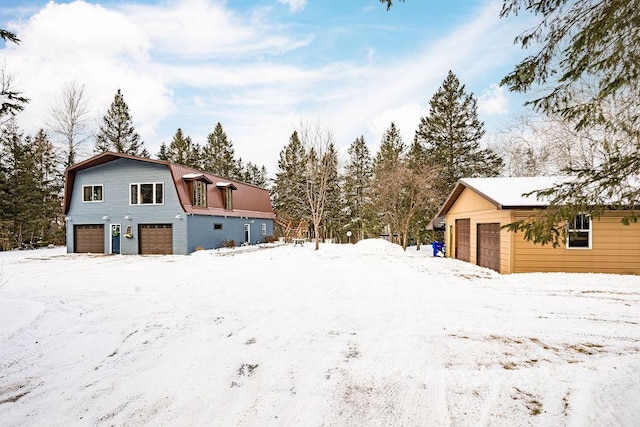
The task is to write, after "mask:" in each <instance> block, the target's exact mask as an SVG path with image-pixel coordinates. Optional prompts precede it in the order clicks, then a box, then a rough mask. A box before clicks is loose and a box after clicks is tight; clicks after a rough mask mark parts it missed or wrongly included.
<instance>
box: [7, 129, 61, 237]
mask: <svg viewBox="0 0 640 427" xmlns="http://www.w3.org/2000/svg"><path fill="white" fill-rule="evenodd" d="M0 152H1V154H2V156H1V157H0V159H1V160H0V225H2V237H3V238H5V239H8V240H9V241H10V242H11V247H17V248H22V247H34V246H40V245H45V244H48V243H55V244H60V243H62V242H63V241H64V238H63V233H62V226H61V224H62V221H61V220H60V205H61V197H60V190H61V188H62V180H61V176H60V174H59V173H58V171H57V170H56V153H55V151H54V149H53V144H52V143H51V141H49V140H48V138H47V136H46V134H45V133H44V131H43V130H41V131H39V132H38V134H37V135H36V136H35V137H33V138H32V137H30V136H27V137H26V138H25V137H23V134H22V133H21V131H20V129H19V128H18V126H17V125H16V124H15V121H14V120H11V121H9V122H8V124H7V126H6V127H4V129H3V131H2V134H1V137H0ZM4 249H8V248H6V247H5V248H4Z"/></svg>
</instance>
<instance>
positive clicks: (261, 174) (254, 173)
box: [238, 158, 267, 188]
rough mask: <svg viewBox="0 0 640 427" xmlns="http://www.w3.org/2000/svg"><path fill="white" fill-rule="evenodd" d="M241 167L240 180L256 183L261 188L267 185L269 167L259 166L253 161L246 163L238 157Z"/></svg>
mask: <svg viewBox="0 0 640 427" xmlns="http://www.w3.org/2000/svg"><path fill="white" fill-rule="evenodd" d="M238 165H239V167H240V180H241V181H242V182H246V183H247V184H252V185H256V186H258V187H261V188H266V186H267V168H265V167H264V166H261V167H260V166H258V165H256V164H253V163H251V162H247V163H246V164H244V162H243V161H242V158H240V159H238Z"/></svg>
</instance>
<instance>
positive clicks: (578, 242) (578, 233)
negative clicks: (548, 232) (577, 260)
mask: <svg viewBox="0 0 640 427" xmlns="http://www.w3.org/2000/svg"><path fill="white" fill-rule="evenodd" d="M567 248H583V249H590V248H591V217H590V216H589V215H585V214H579V215H576V217H575V218H573V220H572V221H570V222H569V223H568V224H567Z"/></svg>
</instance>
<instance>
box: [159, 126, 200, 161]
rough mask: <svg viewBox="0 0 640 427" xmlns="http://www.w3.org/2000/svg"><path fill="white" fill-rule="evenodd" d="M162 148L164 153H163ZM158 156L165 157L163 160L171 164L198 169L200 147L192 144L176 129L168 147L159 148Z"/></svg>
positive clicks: (188, 138) (180, 130)
mask: <svg viewBox="0 0 640 427" xmlns="http://www.w3.org/2000/svg"><path fill="white" fill-rule="evenodd" d="M163 146H164V153H163V152H162V151H163ZM160 151H161V152H160V153H159V154H158V158H160V155H162V156H163V157H165V158H164V159H163V160H167V161H169V162H171V163H177V164H179V165H184V166H189V167H192V168H196V169H199V168H200V166H201V165H200V146H199V145H198V144H194V143H193V142H192V141H191V138H190V137H189V136H186V137H185V135H184V134H183V133H182V129H180V128H178V130H176V133H175V135H173V139H172V140H171V144H169V147H166V145H164V144H163V145H161V146H160Z"/></svg>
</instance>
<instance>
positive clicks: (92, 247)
mask: <svg viewBox="0 0 640 427" xmlns="http://www.w3.org/2000/svg"><path fill="white" fill-rule="evenodd" d="M73 229H74V233H73V235H74V236H75V241H74V245H73V247H74V249H75V250H74V252H76V253H86V252H92V253H97V254H102V253H104V224H79V225H74V226H73Z"/></svg>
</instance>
